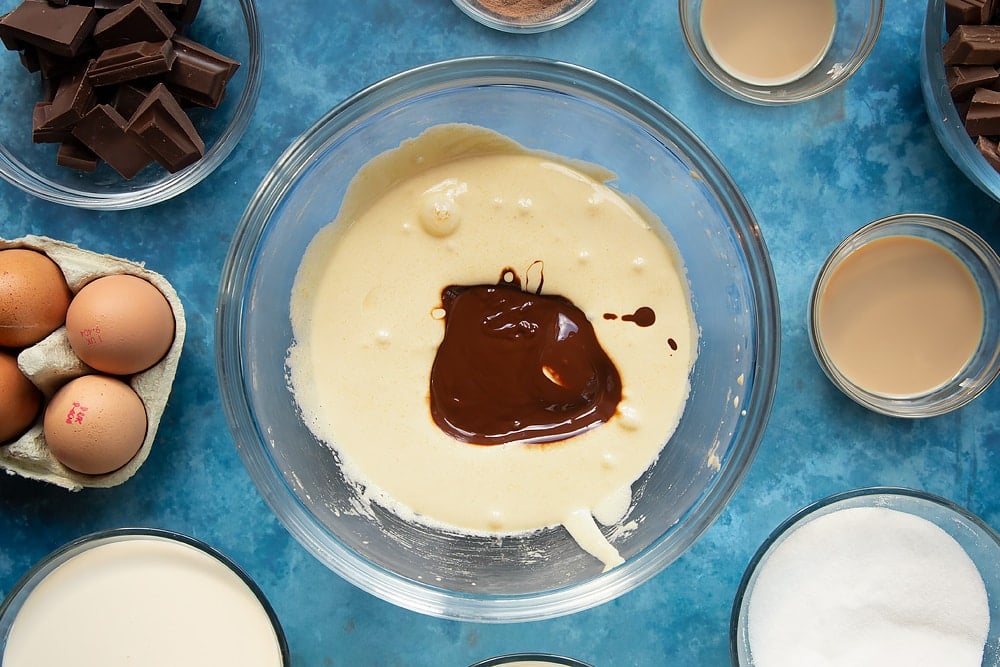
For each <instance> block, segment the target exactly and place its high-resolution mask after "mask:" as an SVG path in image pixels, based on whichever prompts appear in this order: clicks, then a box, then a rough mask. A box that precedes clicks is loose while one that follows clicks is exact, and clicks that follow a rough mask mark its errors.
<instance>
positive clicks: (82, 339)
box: [66, 274, 174, 375]
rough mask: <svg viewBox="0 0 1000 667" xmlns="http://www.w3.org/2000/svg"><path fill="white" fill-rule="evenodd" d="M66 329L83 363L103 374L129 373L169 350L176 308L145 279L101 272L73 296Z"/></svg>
mask: <svg viewBox="0 0 1000 667" xmlns="http://www.w3.org/2000/svg"><path fill="white" fill-rule="evenodd" d="M66 333H67V335H68V336H69V344H70V346H71V347H72V348H73V352H75V353H76V356H78V357H79V358H80V360H81V361H83V363H85V364H87V365H88V366H91V367H93V368H95V369H97V370H99V371H102V372H104V373H112V374H114V375H130V374H132V373H138V372H140V371H144V370H146V369H147V368H149V367H150V366H152V365H153V364H155V363H156V362H158V361H159V360H160V359H162V358H163V356H164V355H165V354H166V353H167V350H169V349H170V345H171V343H173V341H174V312H173V310H172V309H171V308H170V303H168V302H167V299H166V297H164V296H163V293H162V292H160V290H158V289H157V288H156V287H155V286H154V285H153V284H152V283H150V282H149V281H148V280H144V279H143V278H139V277H138V276H131V275H125V274H121V275H112V276H104V277H103V278H98V279H97V280H95V281H93V282H90V283H87V284H86V285H84V287H83V289H81V290H80V291H79V292H77V294H76V296H74V297H73V301H71V302H70V304H69V312H68V313H67V315H66Z"/></svg>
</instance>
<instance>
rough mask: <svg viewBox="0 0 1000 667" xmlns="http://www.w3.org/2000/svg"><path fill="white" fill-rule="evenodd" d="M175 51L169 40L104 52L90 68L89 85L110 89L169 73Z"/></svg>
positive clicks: (139, 43) (136, 43) (115, 48)
mask: <svg viewBox="0 0 1000 667" xmlns="http://www.w3.org/2000/svg"><path fill="white" fill-rule="evenodd" d="M173 62H174V49H173V45H172V43H171V42H170V40H166V41H163V42H135V43H133V44H126V45H125V46H116V47H114V48H111V49H107V50H106V51H103V52H102V53H101V55H99V56H98V57H97V59H96V60H95V61H94V64H93V65H92V66H91V68H90V82H91V83H92V84H94V85H95V86H110V85H113V84H118V83H125V82H126V81H134V80H135V79H141V78H143V77H147V76H153V75H154V74H163V73H164V72H167V71H169V70H170V66H171V65H172V64H173Z"/></svg>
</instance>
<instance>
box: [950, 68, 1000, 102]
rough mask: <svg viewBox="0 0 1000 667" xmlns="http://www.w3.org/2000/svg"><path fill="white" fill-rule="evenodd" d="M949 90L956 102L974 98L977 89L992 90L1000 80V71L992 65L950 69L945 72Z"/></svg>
mask: <svg viewBox="0 0 1000 667" xmlns="http://www.w3.org/2000/svg"><path fill="white" fill-rule="evenodd" d="M945 77H946V78H947V80H948V90H950V91H951V97H952V99H954V100H955V101H961V100H967V99H969V98H970V97H972V93H973V92H975V90H976V88H991V87H993V84H995V83H997V80H998V79H1000V71H997V68H996V67H992V66H990V65H968V66H962V67H948V68H947V69H946V70H945Z"/></svg>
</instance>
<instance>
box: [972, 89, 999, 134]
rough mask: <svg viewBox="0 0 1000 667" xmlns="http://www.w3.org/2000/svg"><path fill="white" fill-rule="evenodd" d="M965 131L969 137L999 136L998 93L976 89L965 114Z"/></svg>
mask: <svg viewBox="0 0 1000 667" xmlns="http://www.w3.org/2000/svg"><path fill="white" fill-rule="evenodd" d="M965 129H966V131H967V132H968V133H969V136H971V137H979V136H988V137H989V136H997V135H1000V92H998V91H995V90H989V89H987V88H977V89H976V92H975V93H973V95H972V103H971V104H970V105H969V111H968V113H966V114H965Z"/></svg>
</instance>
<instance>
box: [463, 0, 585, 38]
mask: <svg viewBox="0 0 1000 667" xmlns="http://www.w3.org/2000/svg"><path fill="white" fill-rule="evenodd" d="M452 2H454V3H455V6H456V7H458V8H459V9H460V10H462V12H464V13H465V15H466V16H468V17H470V18H471V19H473V20H475V21H477V22H479V23H481V24H482V25H484V26H486V27H487V28H493V29H494V30H499V31H501V32H509V33H516V34H525V35H527V34H531V33H536V32H545V31H548V30H555V29H556V28H561V27H562V26H564V25H566V24H567V23H569V22H571V21H573V20H575V19H577V18H579V17H581V16H583V14H585V13H586V12H587V10H588V9H590V8H591V7H593V6H594V4H595V3H596V2H597V0H577V2H575V3H573V4H570V5H569V6H568V7H567V8H566V9H564V10H563V11H561V12H559V13H557V14H556V15H554V16H550V17H548V18H546V19H542V20H540V21H530V22H526V21H515V20H511V21H505V20H504V19H502V18H500V17H498V16H495V15H493V14H490V13H487V12H485V11H483V10H481V9H479V7H477V6H476V5H477V4H479V3H478V2H476V0H452Z"/></svg>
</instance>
